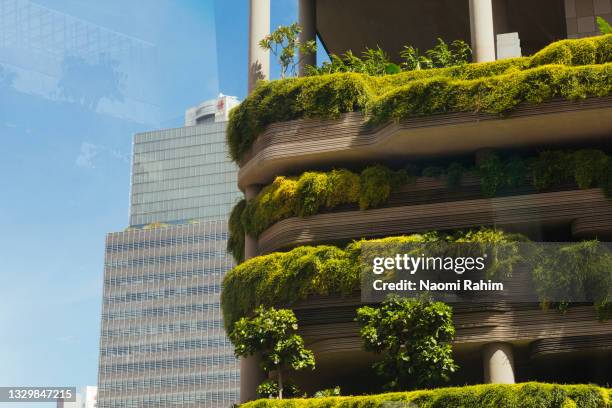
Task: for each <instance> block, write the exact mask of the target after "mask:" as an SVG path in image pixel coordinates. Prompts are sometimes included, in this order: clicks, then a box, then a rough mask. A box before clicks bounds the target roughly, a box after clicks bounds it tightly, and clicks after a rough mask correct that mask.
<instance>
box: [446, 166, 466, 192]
mask: <svg viewBox="0 0 612 408" xmlns="http://www.w3.org/2000/svg"><path fill="white" fill-rule="evenodd" d="M464 173H465V167H463V165H462V164H461V163H457V162H453V163H451V164H450V165H449V166H448V169H447V170H446V176H447V177H448V180H447V183H448V187H449V188H455V187H458V186H460V185H461V181H462V180H463V174H464Z"/></svg>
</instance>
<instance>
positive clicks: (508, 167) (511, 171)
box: [504, 156, 528, 188]
mask: <svg viewBox="0 0 612 408" xmlns="http://www.w3.org/2000/svg"><path fill="white" fill-rule="evenodd" d="M527 173H528V169H527V165H526V163H525V161H524V160H523V159H521V158H520V157H518V156H513V157H511V158H510V159H509V160H508V161H507V162H506V163H505V164H504V184H505V185H506V186H508V187H510V188H516V187H520V186H522V185H524V184H525V183H526V181H527V180H526V179H527Z"/></svg>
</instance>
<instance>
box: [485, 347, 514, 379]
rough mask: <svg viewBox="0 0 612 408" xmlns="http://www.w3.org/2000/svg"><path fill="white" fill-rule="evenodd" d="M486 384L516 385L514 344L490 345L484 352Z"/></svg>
mask: <svg viewBox="0 0 612 408" xmlns="http://www.w3.org/2000/svg"><path fill="white" fill-rule="evenodd" d="M482 357H483V362H484V382H485V383H489V384H514V356H513V354H512V344H508V343H490V344H486V345H485V346H484V348H483V350H482Z"/></svg>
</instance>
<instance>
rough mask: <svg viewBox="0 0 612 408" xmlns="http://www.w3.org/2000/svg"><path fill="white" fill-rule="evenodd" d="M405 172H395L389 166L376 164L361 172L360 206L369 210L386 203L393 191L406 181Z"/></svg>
mask: <svg viewBox="0 0 612 408" xmlns="http://www.w3.org/2000/svg"><path fill="white" fill-rule="evenodd" d="M404 177H405V173H399V174H394V172H393V171H392V170H390V169H389V168H388V167H385V166H382V165H376V166H372V167H368V168H366V169H365V170H364V171H362V172H361V176H360V185H359V208H360V209H362V210H367V209H368V208H375V207H378V206H380V205H381V204H384V203H386V202H387V200H388V199H389V196H390V195H391V191H393V190H394V189H396V188H397V187H399V186H401V185H402V184H404V183H405V179H404Z"/></svg>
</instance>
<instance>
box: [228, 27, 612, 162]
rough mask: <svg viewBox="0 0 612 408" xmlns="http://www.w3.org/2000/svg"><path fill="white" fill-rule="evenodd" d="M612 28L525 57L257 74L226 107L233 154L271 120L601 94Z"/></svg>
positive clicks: (398, 115) (609, 80)
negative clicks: (375, 70) (250, 87)
mask: <svg viewBox="0 0 612 408" xmlns="http://www.w3.org/2000/svg"><path fill="white" fill-rule="evenodd" d="M610 62H612V35H606V36H599V37H592V38H584V39H579V40H563V41H559V42H556V43H553V44H551V45H549V46H547V47H546V48H544V49H543V50H541V51H540V52H538V53H537V54H535V55H533V56H531V57H522V58H515V59H509V60H501V61H495V62H487V63H479V64H466V65H462V66H457V67H451V68H440V69H431V70H419V71H409V72H403V73H399V74H395V75H387V76H382V77H377V76H368V75H364V74H356V73H339V74H330V75H321V76H312V77H302V78H287V79H283V80H278V81H267V82H266V81H262V82H260V83H259V85H258V86H257V88H256V89H255V91H254V92H253V93H251V95H249V97H247V98H246V100H245V101H244V102H243V103H242V104H240V105H239V106H238V107H237V108H235V109H234V110H232V112H231V113H230V121H229V124H228V130H227V140H228V144H229V148H230V155H231V156H232V158H233V159H234V160H235V161H236V162H240V160H241V159H242V158H243V157H244V155H245V153H246V152H247V151H249V149H250V148H251V146H252V144H253V142H254V141H255V140H256V138H257V136H258V135H259V134H260V133H261V132H262V131H263V130H264V129H265V127H266V126H268V125H269V124H271V123H275V122H283V121H288V120H294V119H300V118H309V117H316V118H334V117H338V116H339V115H340V114H342V113H346V112H355V111H360V112H364V113H365V114H366V115H367V116H368V117H369V120H370V121H371V123H374V124H377V123H381V122H386V121H389V120H398V119H402V118H407V117H411V116H417V115H429V114H433V113H443V112H450V111H453V112H486V113H491V114H501V113H504V112H508V111H510V110H512V109H513V108H514V107H516V106H517V105H519V104H521V103H541V102H543V101H546V100H549V99H552V98H556V97H561V98H565V99H568V100H575V99H581V98H586V97H588V96H605V95H608V94H609V93H610V90H611V89H612V64H610Z"/></svg>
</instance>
